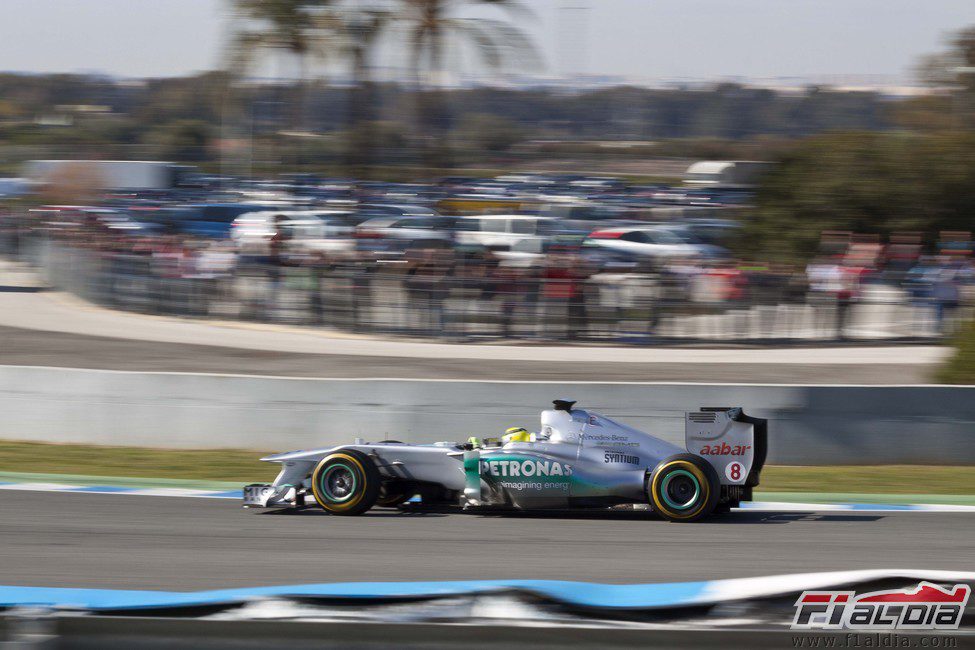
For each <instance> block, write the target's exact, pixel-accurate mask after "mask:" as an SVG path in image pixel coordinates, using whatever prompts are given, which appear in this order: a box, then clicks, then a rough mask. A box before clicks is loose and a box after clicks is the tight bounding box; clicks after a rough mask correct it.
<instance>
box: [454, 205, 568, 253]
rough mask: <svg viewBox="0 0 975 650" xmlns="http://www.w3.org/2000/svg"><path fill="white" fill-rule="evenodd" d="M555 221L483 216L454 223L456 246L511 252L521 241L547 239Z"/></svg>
mask: <svg viewBox="0 0 975 650" xmlns="http://www.w3.org/2000/svg"><path fill="white" fill-rule="evenodd" d="M557 224H558V219H556V218H554V217H540V216H537V215H530V214H485V215H479V216H470V217H461V218H460V219H458V220H457V224H456V228H457V242H458V243H460V244H480V245H481V246H486V247H487V248H491V249H494V250H511V248H512V247H513V246H514V245H515V244H517V243H519V242H522V241H525V240H529V239H547V238H548V237H549V236H550V235H552V234H553V233H554V232H555V231H556V226H557Z"/></svg>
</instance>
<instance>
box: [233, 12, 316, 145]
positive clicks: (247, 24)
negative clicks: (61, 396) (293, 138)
mask: <svg viewBox="0 0 975 650" xmlns="http://www.w3.org/2000/svg"><path fill="white" fill-rule="evenodd" d="M231 2H232V3H233V7H234V10H235V14H236V15H237V16H239V17H240V19H241V20H242V24H241V25H240V29H238V30H236V32H235V34H234V37H233V42H232V43H231V49H230V52H229V53H228V54H229V61H228V65H227V67H228V68H229V70H230V72H231V74H232V76H233V77H234V78H237V79H239V78H240V77H242V76H244V75H245V74H246V72H247V71H248V70H249V69H250V67H251V66H252V65H253V63H254V60H255V59H256V58H257V56H258V55H259V54H260V53H261V52H262V51H266V50H270V51H274V52H278V53H281V54H284V55H286V56H288V57H290V58H292V59H294V61H295V63H296V64H297V66H298V75H297V77H298V78H297V80H296V83H295V84H294V96H293V98H292V101H291V111H290V128H291V129H293V130H298V129H300V128H301V126H302V124H303V121H304V120H303V118H304V110H303V109H304V83H305V78H306V69H307V65H308V60H309V58H310V57H312V56H314V57H316V58H324V56H325V55H326V53H327V46H326V45H325V41H326V40H327V37H326V33H327V32H326V30H323V29H322V27H323V21H322V12H323V10H325V9H326V8H327V7H328V5H329V4H331V2H330V0H231Z"/></svg>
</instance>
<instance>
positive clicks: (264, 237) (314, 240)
mask: <svg viewBox="0 0 975 650" xmlns="http://www.w3.org/2000/svg"><path fill="white" fill-rule="evenodd" d="M353 221H354V217H353V216H352V213H351V212H350V211H348V210H262V211H260V212H248V213H245V214H242V215H241V216H239V217H237V218H236V219H234V222H233V225H232V227H231V232H230V236H231V239H233V241H234V243H235V244H236V245H237V248H238V250H240V251H241V252H244V253H254V254H264V253H266V252H267V246H268V244H269V243H270V241H271V238H272V237H273V236H274V235H275V234H277V233H278V232H279V231H280V232H281V234H282V235H283V236H284V238H285V240H287V241H288V242H289V247H290V248H292V249H295V250H296V251H298V252H310V251H343V250H352V249H354V248H355V239H354V238H353V233H354V231H355V226H354V223H353Z"/></svg>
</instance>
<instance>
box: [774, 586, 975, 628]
mask: <svg viewBox="0 0 975 650" xmlns="http://www.w3.org/2000/svg"><path fill="white" fill-rule="evenodd" d="M970 595H971V587H969V586H968V585H965V584H958V585H955V586H953V587H952V588H951V589H945V588H944V587H940V586H938V585H936V584H932V583H930V582H921V583H920V584H918V586H917V587H915V588H914V589H903V590H893V591H872V592H870V593H866V594H860V595H859V596H857V595H856V592H853V591H804V592H802V595H801V596H799V600H797V601H796V604H795V607H796V616H795V619H793V621H792V628H793V629H806V630H809V629H820V630H835V629H842V628H846V629H849V630H854V629H856V630H957V629H958V626H959V624H960V623H961V617H962V614H963V613H964V611H965V605H966V604H967V603H968V597H969V596H970Z"/></svg>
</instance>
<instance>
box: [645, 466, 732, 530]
mask: <svg viewBox="0 0 975 650" xmlns="http://www.w3.org/2000/svg"><path fill="white" fill-rule="evenodd" d="M720 497H721V482H720V480H719V479H718V474H717V472H715V471H714V468H713V467H711V464H710V463H708V462H707V461H705V460H704V459H703V458H701V457H699V456H695V455H694V454H677V455H675V456H671V457H670V458H665V459H664V460H662V461H660V463H659V464H658V465H657V466H656V467H655V468H654V470H653V472H651V474H650V478H649V480H648V481H647V498H648V500H649V502H650V507H651V508H652V509H653V511H654V512H656V513H657V514H658V515H660V516H661V517H663V518H664V519H666V520H667V521H683V522H691V521H699V520H700V519H703V518H704V517H707V516H708V515H710V514H711V513H712V512H714V509H715V507H716V506H717V505H718V499H719V498H720Z"/></svg>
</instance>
